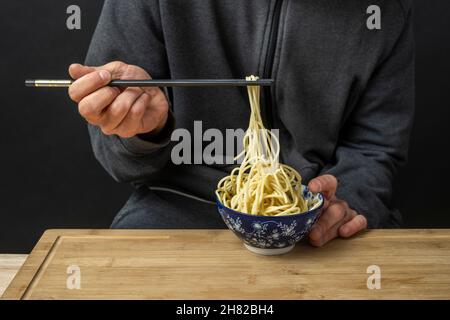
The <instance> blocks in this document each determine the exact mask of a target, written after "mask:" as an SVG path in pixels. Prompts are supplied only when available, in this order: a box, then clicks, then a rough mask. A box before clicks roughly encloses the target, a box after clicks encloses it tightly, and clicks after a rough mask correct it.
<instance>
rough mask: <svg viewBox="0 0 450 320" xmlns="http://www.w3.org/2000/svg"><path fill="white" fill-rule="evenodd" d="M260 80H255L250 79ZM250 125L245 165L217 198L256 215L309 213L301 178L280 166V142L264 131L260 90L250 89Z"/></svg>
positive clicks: (219, 190)
mask: <svg viewBox="0 0 450 320" xmlns="http://www.w3.org/2000/svg"><path fill="white" fill-rule="evenodd" d="M246 79H247V80H253V81H254V80H257V79H258V78H257V77H255V76H250V77H247V78H246ZM247 90H248V96H249V100H250V108H251V115H250V122H249V126H248V129H247V131H246V133H245V136H244V139H243V147H244V150H243V151H242V152H241V153H240V154H239V155H237V157H236V158H235V159H239V158H241V157H243V161H242V163H241V165H240V166H239V167H237V168H235V169H233V170H232V171H231V174H230V175H229V176H227V177H225V178H223V179H222V180H220V181H219V183H218V186H217V190H216V195H217V198H218V199H219V200H220V201H221V202H222V204H223V205H224V206H226V207H228V208H230V209H233V210H236V211H239V212H244V213H248V214H252V215H264V216H281V215H289V214H295V213H302V212H305V211H307V210H308V207H307V203H306V201H305V200H304V198H303V197H302V195H301V181H302V178H301V176H300V174H299V173H298V172H297V171H296V170H295V169H293V168H291V167H289V166H287V165H285V164H282V163H279V161H278V158H279V155H280V142H279V140H278V138H277V136H275V134H273V132H272V131H270V130H267V129H266V128H265V127H264V124H263V122H262V118H261V112H260V107H259V97H260V87H259V86H249V87H247Z"/></svg>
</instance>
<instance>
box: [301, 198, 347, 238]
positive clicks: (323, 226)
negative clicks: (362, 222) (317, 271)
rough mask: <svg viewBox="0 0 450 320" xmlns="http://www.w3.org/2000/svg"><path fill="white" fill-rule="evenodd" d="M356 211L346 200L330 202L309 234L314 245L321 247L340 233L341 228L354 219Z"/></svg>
mask: <svg viewBox="0 0 450 320" xmlns="http://www.w3.org/2000/svg"><path fill="white" fill-rule="evenodd" d="M355 215H356V212H355V211H354V210H352V209H350V208H349V207H348V205H347V203H346V202H345V201H335V202H333V203H331V204H330V206H329V207H328V209H327V210H325V211H324V212H323V214H322V216H321V217H320V219H319V221H318V222H317V224H316V225H315V226H314V228H313V230H311V233H310V234H309V238H310V242H311V244H312V245H314V246H317V247H320V246H323V245H324V244H325V243H327V242H328V241H330V240H332V239H334V238H336V237H337V236H338V235H339V228H340V227H341V226H342V225H343V224H345V223H347V222H348V221H350V220H351V219H353V217H354V216H355Z"/></svg>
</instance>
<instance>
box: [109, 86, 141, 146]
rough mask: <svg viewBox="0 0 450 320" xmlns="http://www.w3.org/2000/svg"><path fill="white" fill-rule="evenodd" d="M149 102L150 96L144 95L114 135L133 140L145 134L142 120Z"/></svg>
mask: <svg viewBox="0 0 450 320" xmlns="http://www.w3.org/2000/svg"><path fill="white" fill-rule="evenodd" d="M149 102H150V96H149V95H148V94H147V93H142V94H141V96H140V97H139V98H138V99H137V100H136V102H135V103H134V104H133V106H132V107H131V108H130V110H129V111H128V113H127V115H126V117H125V118H124V119H123V121H122V122H121V123H120V124H119V126H118V127H117V128H116V129H115V130H114V134H117V135H119V136H121V137H122V138H131V137H133V136H135V135H136V134H139V133H143V131H144V130H143V127H144V124H143V121H142V120H143V116H144V113H145V110H146V108H147V105H148V104H149Z"/></svg>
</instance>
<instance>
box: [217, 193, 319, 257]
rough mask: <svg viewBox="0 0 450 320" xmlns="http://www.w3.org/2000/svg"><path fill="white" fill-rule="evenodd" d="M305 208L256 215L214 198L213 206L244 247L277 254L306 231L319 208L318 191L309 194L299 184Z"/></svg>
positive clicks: (316, 218)
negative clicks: (283, 212) (239, 210)
mask: <svg viewBox="0 0 450 320" xmlns="http://www.w3.org/2000/svg"><path fill="white" fill-rule="evenodd" d="M302 194H303V198H304V199H306V201H307V202H308V211H307V212H304V213H298V214H292V215H286V216H273V217H268V216H256V215H251V214H247V213H242V212H237V211H234V210H232V209H229V208H227V207H225V206H224V205H223V204H222V203H221V202H220V201H219V200H217V208H218V210H219V213H220V215H221V216H222V219H223V221H224V222H225V224H226V225H227V226H228V228H230V229H231V230H232V231H233V232H234V234H236V235H237V236H238V237H239V238H241V239H242V240H243V241H244V245H245V247H246V248H247V249H248V250H250V251H252V252H254V253H258V254H263V255H277V254H283V253H287V252H289V251H291V250H292V249H293V248H294V246H295V244H296V243H297V242H298V241H300V240H301V239H302V238H303V237H304V236H305V235H307V234H308V233H309V231H310V230H311V228H312V226H313V225H314V224H315V223H316V222H317V220H318V219H319V216H320V214H321V213H322V208H323V204H324V201H323V196H322V194H320V193H318V194H313V193H312V192H310V191H309V190H308V187H307V186H304V185H302Z"/></svg>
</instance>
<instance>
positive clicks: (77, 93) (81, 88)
mask: <svg viewBox="0 0 450 320" xmlns="http://www.w3.org/2000/svg"><path fill="white" fill-rule="evenodd" d="M110 81H111V73H110V72H109V71H106V70H100V71H94V72H91V73H88V74H86V75H85V76H83V77H81V78H79V79H78V80H76V81H75V82H74V83H73V84H72V85H71V86H70V87H69V96H70V98H71V99H72V100H73V101H75V102H77V103H79V102H80V101H81V100H82V99H83V98H84V97H86V96H88V95H89V94H91V93H93V92H94V91H96V90H98V89H100V88H102V87H104V86H106V85H107V84H108V83H109V82H110Z"/></svg>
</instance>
